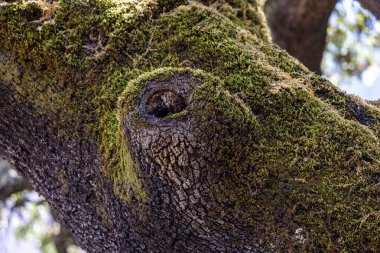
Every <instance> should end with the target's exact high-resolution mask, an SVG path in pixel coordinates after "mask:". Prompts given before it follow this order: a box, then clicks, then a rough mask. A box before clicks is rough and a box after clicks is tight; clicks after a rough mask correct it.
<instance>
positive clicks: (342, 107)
mask: <svg viewBox="0 0 380 253" xmlns="http://www.w3.org/2000/svg"><path fill="white" fill-rule="evenodd" d="M170 2H171V3H172V5H171V6H170V8H169V9H165V10H164V9H163V8H161V7H162V6H165V4H166V2H165V1H136V2H132V1H127V2H126V1H100V0H97V1H74V0H72V1H70V0H65V1H60V2H59V7H57V6H55V7H54V8H56V10H55V9H54V8H53V6H47V7H46V6H40V9H43V10H44V9H46V8H47V9H50V8H51V9H52V10H53V9H54V11H52V12H53V13H52V14H51V19H50V21H49V22H47V21H41V20H39V17H38V16H39V15H37V14H38V13H40V11H39V8H38V6H36V4H32V5H30V4H25V3H22V2H21V3H15V4H10V5H8V6H6V7H1V8H0V39H1V41H2V45H1V50H0V51H1V53H0V55H1V57H0V59H1V61H0V64H1V65H0V66H9V68H6V70H5V71H4V68H0V79H1V80H5V81H9V82H12V83H14V85H15V87H16V90H17V91H18V94H17V95H18V96H23V97H27V98H28V100H29V101H30V102H31V103H32V104H33V105H34V106H35V107H36V108H38V110H39V112H41V113H43V114H47V115H55V116H56V118H57V123H56V124H57V127H58V128H59V129H60V130H62V131H63V133H62V134H65V131H69V130H67V129H68V127H67V126H72V127H71V128H70V129H72V130H70V131H75V130H77V129H79V128H80V129H82V128H83V127H85V129H86V134H87V135H89V136H91V137H92V138H93V139H94V140H95V141H96V143H97V144H98V145H99V147H100V153H101V158H102V161H101V166H102V171H103V172H104V175H105V176H106V177H107V178H109V179H110V180H111V181H112V183H113V185H114V189H115V192H116V193H117V194H118V196H119V197H120V198H122V199H124V200H126V201H130V199H131V198H132V197H136V198H137V199H138V201H140V202H145V201H149V192H147V191H146V189H145V186H144V184H145V182H143V181H142V180H141V178H140V177H139V164H138V161H133V160H132V159H131V155H130V152H129V146H128V140H127V138H126V136H124V132H123V131H122V127H121V125H120V124H121V123H120V122H121V121H122V119H123V117H124V115H125V113H127V112H131V111H133V109H134V106H135V105H136V104H137V103H138V102H139V94H140V93H141V91H142V87H144V85H145V84H146V83H147V81H149V80H153V79H154V80H159V79H160V78H165V77H167V76H168V75H171V74H172V73H173V71H175V72H178V71H179V72H181V71H182V72H187V73H191V75H194V76H197V77H199V78H200V79H202V80H203V82H204V84H203V85H201V86H199V87H198V88H196V89H195V90H194V99H195V101H198V103H196V102H195V106H194V108H193V109H192V110H188V111H186V112H184V113H186V114H187V115H190V116H191V117H194V120H196V121H197V122H198V126H199V127H200V128H201V129H202V132H203V133H204V138H203V139H204V140H206V141H208V143H212V145H213V146H212V148H213V149H214V151H215V153H214V169H215V172H216V173H220V174H221V175H224V177H223V180H222V182H221V183H220V184H219V185H215V186H213V187H212V189H209V192H208V194H209V196H210V197H211V198H214V199H216V200H218V201H217V202H218V203H227V204H226V205H228V206H229V207H230V208H229V209H226V208H225V207H223V206H217V205H214V206H213V208H212V209H211V210H210V213H209V214H210V215H211V216H212V217H213V218H215V219H219V218H220V217H222V216H223V217H224V219H226V220H227V221H228V220H229V219H230V220H231V222H232V220H236V219H237V220H239V221H240V222H241V223H243V224H249V225H250V226H251V227H252V229H253V230H254V231H256V232H257V234H258V236H260V235H261V238H259V239H262V240H263V241H266V242H273V241H276V242H277V243H278V245H276V246H278V247H279V248H287V249H290V250H293V251H305V252H314V251H338V252H344V251H352V252H363V251H366V252H371V251H372V252H376V251H377V250H378V249H379V246H378V245H379V241H380V237H379V234H380V233H379V227H380V226H379V215H378V214H379V200H378V196H379V187H378V175H379V173H380V172H379V167H380V166H379V161H380V151H379V150H380V148H379V137H380V126H379V123H378V122H380V109H379V108H378V107H376V106H370V105H369V104H367V102H365V101H362V100H359V99H355V98H353V97H350V96H347V95H345V94H344V93H342V92H340V91H339V90H338V89H336V88H335V87H333V86H332V85H331V84H330V83H329V82H327V81H325V80H323V79H322V78H320V77H318V76H316V75H314V74H313V73H310V72H309V71H308V70H307V69H305V67H303V66H302V65H301V64H299V63H298V62H297V61H296V60H294V59H293V58H292V57H290V56H289V55H288V54H286V53H285V52H284V51H282V50H280V49H278V48H276V47H275V46H273V45H271V44H270V43H268V41H269V39H268V36H267V30H266V28H265V24H264V23H263V21H262V19H261V18H260V15H261V14H260V13H259V12H258V9H257V8H258V5H257V4H256V1H197V3H189V4H183V5H180V4H182V3H185V2H182V1H181V2H175V1H170ZM201 2H203V3H206V4H207V5H210V6H211V8H208V7H205V6H204V5H201V4H200V3H201ZM36 3H38V2H36ZM247 4H248V5H247ZM219 7H220V8H222V7H223V8H222V9H221V13H222V14H220V13H217V12H216V11H215V9H216V8H218V9H219ZM235 13H236V16H235ZM43 15H44V16H46V11H44V12H43ZM35 18H37V20H32V19H35ZM251 24H255V25H253V26H251ZM256 24H257V25H256ZM249 26H250V27H249ZM9 51H11V52H12V54H11V56H9V57H8V58H7V57H5V55H7V54H8V52H9ZM195 69H200V70H202V71H199V70H195ZM206 73H210V74H206ZM118 101H119V103H118ZM197 105H198V107H197ZM182 116H183V113H182V114H173V115H171V119H178V118H181V117H182ZM77 118H80V119H81V122H78V120H76V119H77ZM221 122H223V123H221ZM138 124H139V126H141V127H142V128H144V127H148V124H147V123H146V122H144V119H143V118H141V122H138ZM216 133H218V134H217V135H216ZM210 145H211V144H210ZM232 151H233V152H232ZM248 186H249V187H248ZM222 210H223V212H225V211H226V210H227V212H228V213H227V215H225V214H224V215H222ZM100 212H102V211H101V210H100ZM236 213H238V214H239V217H235V216H236ZM228 228H229V227H228V225H226V229H228ZM297 229H301V231H303V232H302V236H303V238H304V239H305V240H306V243H304V244H302V245H301V246H300V244H299V243H297V241H296V240H295V239H294V236H295V231H297ZM279 238H280V239H279ZM270 247H271V245H269V243H268V248H270ZM300 247H301V248H302V249H300Z"/></svg>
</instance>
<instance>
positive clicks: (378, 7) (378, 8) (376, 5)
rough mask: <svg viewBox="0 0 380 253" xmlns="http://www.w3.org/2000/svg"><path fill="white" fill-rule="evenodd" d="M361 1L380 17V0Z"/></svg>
mask: <svg viewBox="0 0 380 253" xmlns="http://www.w3.org/2000/svg"><path fill="white" fill-rule="evenodd" d="M359 2H360V4H361V5H362V6H363V7H364V8H366V9H367V10H369V11H370V12H372V14H373V15H374V16H375V17H376V18H377V19H380V2H379V1H378V0H360V1H359Z"/></svg>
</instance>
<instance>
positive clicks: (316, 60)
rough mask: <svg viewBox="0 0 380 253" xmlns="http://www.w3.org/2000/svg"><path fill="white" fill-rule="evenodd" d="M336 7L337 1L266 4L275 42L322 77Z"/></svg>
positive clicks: (285, 0) (278, 0)
mask: <svg viewBox="0 0 380 253" xmlns="http://www.w3.org/2000/svg"><path fill="white" fill-rule="evenodd" d="M336 3H337V0H322V1H313V0H302V1H292V0H267V1H266V2H265V8H264V9H265V13H266V16H267V19H268V24H269V27H270V29H271V33H272V37H273V42H275V43H276V44H278V45H279V46H280V47H281V48H283V49H285V50H286V51H287V52H288V53H290V54H291V55H292V56H294V57H295V58H297V59H298V60H299V61H300V62H302V63H303V64H304V65H305V66H306V67H308V68H309V69H310V70H311V71H314V72H316V73H317V74H321V73H322V72H321V61H322V57H323V52H324V50H325V46H326V36H327V26H328V20H329V17H330V15H331V13H332V11H333V10H334V7H335V5H336Z"/></svg>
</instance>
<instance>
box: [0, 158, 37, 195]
mask: <svg viewBox="0 0 380 253" xmlns="http://www.w3.org/2000/svg"><path fill="white" fill-rule="evenodd" d="M10 170H11V168H10V166H9V165H7V164H5V161H2V162H1V164H0V182H4V184H0V201H5V200H6V199H7V198H9V197H10V196H11V195H12V194H14V193H17V192H21V191H24V190H33V187H32V185H31V184H30V183H29V182H28V181H27V180H26V179H24V178H23V177H19V176H17V177H14V176H11V175H10V173H9V171H10Z"/></svg>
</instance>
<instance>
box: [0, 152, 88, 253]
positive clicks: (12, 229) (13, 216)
mask: <svg viewBox="0 0 380 253" xmlns="http://www.w3.org/2000/svg"><path fill="white" fill-rule="evenodd" d="M0 172H1V173H0V194H1V193H2V189H3V188H4V186H5V185H6V183H7V182H8V183H12V182H15V180H14V179H15V178H20V177H19V176H18V175H17V173H16V171H15V170H13V169H12V168H11V167H10V165H9V164H8V163H6V162H5V161H4V160H1V158H0ZM62 229H63V228H62V226H61V225H60V224H59V223H58V222H56V221H55V219H54V215H52V212H51V210H50V208H49V205H48V204H47V202H46V201H45V200H44V199H43V198H42V197H40V196H39V195H38V194H37V193H36V192H35V191H30V190H28V189H24V190H22V191H19V189H18V188H15V192H14V193H12V194H11V195H10V196H8V197H7V198H6V200H5V201H0V241H4V242H5V244H6V243H7V241H9V237H14V238H15V239H16V240H17V241H19V242H21V243H22V242H25V243H26V244H28V246H29V247H30V248H33V246H35V248H36V249H39V251H40V252H41V253H60V252H68V253H77V252H81V251H80V249H79V248H78V247H76V246H75V245H74V241H73V239H72V237H71V236H70V235H69V234H68V232H65V231H63V230H62ZM62 240H63V245H64V247H63V245H62V246H61V245H59V244H57V243H56V241H59V242H61V244H62ZM30 244H33V245H30ZM68 245H69V246H68ZM67 246H68V247H67ZM57 247H60V248H59V249H57ZM63 248H64V249H63ZM3 250H7V251H5V253H8V252H9V253H13V251H11V249H10V247H9V246H8V245H2V246H0V252H3ZM31 251H32V250H31ZM32 252H35V251H32Z"/></svg>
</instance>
